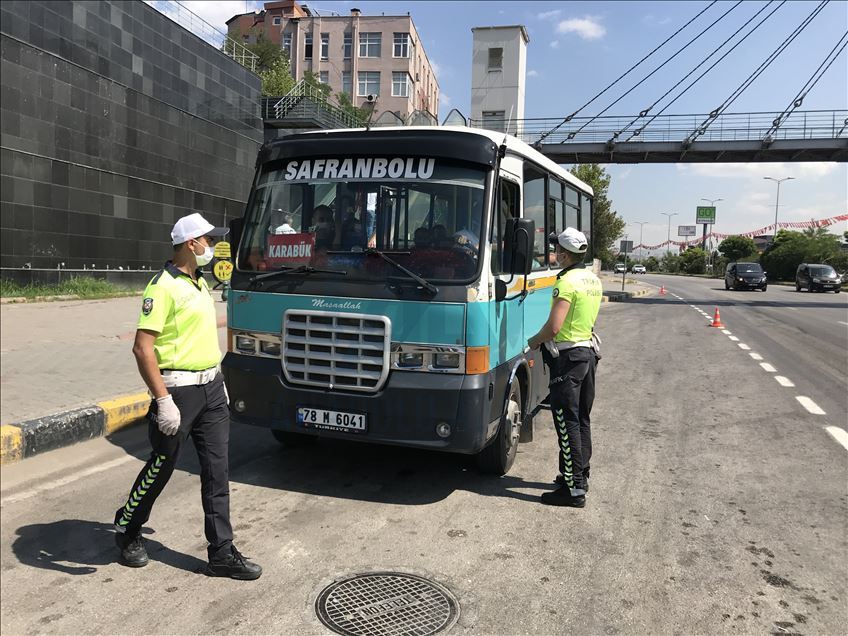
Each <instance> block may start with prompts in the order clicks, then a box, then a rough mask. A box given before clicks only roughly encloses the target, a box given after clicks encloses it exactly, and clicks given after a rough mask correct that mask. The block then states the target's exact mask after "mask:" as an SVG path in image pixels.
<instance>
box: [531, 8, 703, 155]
mask: <svg viewBox="0 0 848 636" xmlns="http://www.w3.org/2000/svg"><path fill="white" fill-rule="evenodd" d="M716 2H718V0H713V1H712V2H710V3H709V4H708V5H707V6H706V7H704V8H703V9H702V10H701V11H699V12H698V13H697V14H696V15H695V17H693V18H692V19H691V20H689V21H688V22H687V23H686V24H684V25H683V26H682V27H680V28H679V29H677V31H675V32H674V33H672V34H671V35H670V36H668V37H667V38H666V39H665V40H663V42H662V43H661V44H660V45H659V46H657V47H656V48H655V49H654V50H653V51H651V52H650V53H648V54H647V55H646V56H645V57H643V58H642V59H641V60H639V61H638V62H636V63H635V64H634V65H633V66H631V67H630V68H629V69H627V70H626V71H624V73H622V74H621V75H619V76H618V78H617V79H615V80H614V81H613V82H612V83H611V84H609V85H608V86H607V87H606V88H605V89H603V90H602V91H601V92H600V93H598V94H597V95H595V96H594V97H593V98H592V99H590V100H589V101H588V102H586V103H585V104H583V105H582V106H581V107H580V108H578V109H577V110H575V111H574V112H573V113H571V114H570V115H568V116H567V117H566V118H565V119H563V120H562V121H561V122H560V123H559V124H557V125H556V126H555V127H554V128H552V129H551V130H549V131H548V132H545V133H542V136H541V137H539V139H538V140H537V141H536V143H537V144H538V143H542V141H544V139H545V138H546V137H547V136H548V135H550V134H552V133H554V132H556V131H557V130H559V129H560V128H561V127H562V126H563V125H565V124H567V123H568V122H570V121H571V120H572V119H573V118H574V117H575V116H577V114H578V113H579V112H580V111H581V110H583V109H584V108H586V107H587V106H588V105H589V104H591V103H592V102H594V101H595V100H596V99H598V98H599V97H600V96H601V95H603V94H604V93H606V92H607V91H608V90H609V89H611V88H612V87H613V86H615V85H616V84H618V82H619V81H621V80H622V79H624V78H625V77H626V76H627V75H628V74H630V71H632V70H634V69H635V68H636V67H637V66H639V65H640V64H641V63H642V62H644V61H645V60H647V59H648V58H649V57H651V56H652V55H653V54H654V53H656V52H657V51H659V50H660V49H661V48H662V47H663V46H665V45H666V44H667V43H668V42H669V41H670V40H671V39H672V38H674V37H675V36H676V35H677V34H678V33H680V32H681V31H682V30H683V29H685V28H686V27H688V26H689V25H690V24H692V23H693V22H694V21H695V20H697V19H698V18H700V17H701V16H702V15H703V14H704V13H705V12H706V11H707V10H708V9H709V8H710V7H712V6H713V5H714V4H715V3H716Z"/></svg>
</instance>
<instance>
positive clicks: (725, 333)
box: [721, 329, 733, 336]
mask: <svg viewBox="0 0 848 636" xmlns="http://www.w3.org/2000/svg"><path fill="white" fill-rule="evenodd" d="M721 333H723V334H724V335H725V336H732V335H733V332H732V331H728V330H727V329H722V330H721Z"/></svg>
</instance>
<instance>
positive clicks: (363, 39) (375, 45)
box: [359, 33, 383, 57]
mask: <svg viewBox="0 0 848 636" xmlns="http://www.w3.org/2000/svg"><path fill="white" fill-rule="evenodd" d="M382 35H383V34H382V33H360V34H359V57H380V40H381V36H382Z"/></svg>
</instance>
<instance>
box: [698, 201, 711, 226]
mask: <svg viewBox="0 0 848 636" xmlns="http://www.w3.org/2000/svg"><path fill="white" fill-rule="evenodd" d="M715 210H716V209H715V207H713V206H710V205H699V206H698V207H697V208H695V223H709V224H710V225H715Z"/></svg>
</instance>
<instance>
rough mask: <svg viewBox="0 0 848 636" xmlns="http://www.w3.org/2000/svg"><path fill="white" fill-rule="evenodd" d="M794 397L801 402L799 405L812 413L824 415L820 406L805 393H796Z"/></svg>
mask: <svg viewBox="0 0 848 636" xmlns="http://www.w3.org/2000/svg"><path fill="white" fill-rule="evenodd" d="M795 399H796V400H798V401H799V402H800V403H801V406H803V407H804V408H805V409H807V410H808V411H809V412H810V413H812V414H813V415H826V413H825V412H824V411H823V410H822V408H821V407H820V406H819V405H818V404H816V403H815V402H813V401H812V400H811V399H810V398H808V397H807V396H806V395H796V396H795Z"/></svg>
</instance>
